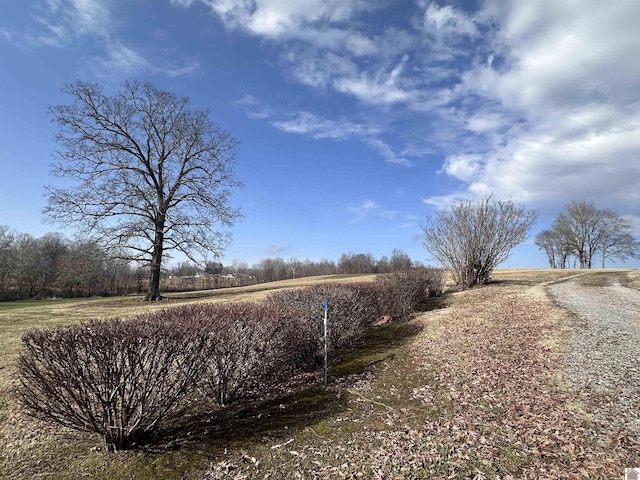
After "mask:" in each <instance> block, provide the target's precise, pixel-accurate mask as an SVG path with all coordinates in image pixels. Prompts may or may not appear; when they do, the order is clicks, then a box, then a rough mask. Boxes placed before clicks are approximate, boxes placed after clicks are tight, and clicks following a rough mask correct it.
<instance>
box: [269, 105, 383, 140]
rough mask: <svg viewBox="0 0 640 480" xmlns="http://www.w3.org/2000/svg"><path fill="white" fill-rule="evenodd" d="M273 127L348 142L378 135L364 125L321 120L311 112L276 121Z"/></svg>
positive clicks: (343, 121)
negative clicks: (353, 138) (350, 139)
mask: <svg viewBox="0 0 640 480" xmlns="http://www.w3.org/2000/svg"><path fill="white" fill-rule="evenodd" d="M273 126H274V127H276V128H277V129H279V130H282V131H283V132H288V133H297V134H301V135H308V136H310V137H312V138H316V139H324V138H329V139H332V140H347V139H349V138H352V137H369V136H373V135H376V134H377V133H378V132H377V131H376V130H375V129H373V128H370V127H367V126H365V125H362V124H358V123H354V122H351V121H348V120H342V121H333V120H326V119H321V118H319V117H317V116H316V115H314V114H312V113H309V112H301V113H299V114H298V115H297V117H295V118H293V119H291V120H285V121H282V120H281V121H275V122H273Z"/></svg>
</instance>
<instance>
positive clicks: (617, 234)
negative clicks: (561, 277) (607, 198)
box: [536, 201, 640, 268]
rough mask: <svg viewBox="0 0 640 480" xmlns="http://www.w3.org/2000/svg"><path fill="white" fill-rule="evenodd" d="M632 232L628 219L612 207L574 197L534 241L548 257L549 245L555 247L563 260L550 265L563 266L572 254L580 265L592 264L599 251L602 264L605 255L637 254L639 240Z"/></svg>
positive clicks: (634, 256)
mask: <svg viewBox="0 0 640 480" xmlns="http://www.w3.org/2000/svg"><path fill="white" fill-rule="evenodd" d="M631 232H632V226H631V223H630V222H629V221H628V220H625V219H624V218H622V217H620V215H618V214H617V213H615V212H613V211H612V210H599V209H597V208H596V207H595V205H594V204H593V203H591V202H585V201H573V202H571V203H569V204H568V205H567V206H566V207H565V209H564V211H563V212H561V213H560V214H559V215H558V216H557V217H556V219H555V221H554V222H553V226H552V227H551V230H544V231H543V232H540V233H539V234H538V235H537V236H536V245H538V247H539V248H540V249H541V250H543V251H544V252H545V253H546V254H547V257H549V255H550V249H554V252H555V254H556V255H558V258H559V259H561V260H562V262H561V263H560V264H557V265H554V264H553V263H551V267H552V268H556V267H557V266H559V267H560V268H565V265H566V261H567V259H568V257H569V256H572V255H573V256H575V257H576V258H577V259H578V263H579V265H580V268H592V266H593V260H594V257H597V256H598V255H599V256H600V258H601V261H602V268H604V267H605V264H606V261H607V259H609V260H612V261H613V260H614V259H619V260H626V259H627V258H637V257H638V256H639V255H640V243H639V242H638V241H637V240H636V239H635V238H634V237H633V235H632V233H631Z"/></svg>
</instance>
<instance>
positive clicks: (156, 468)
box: [0, 270, 640, 479]
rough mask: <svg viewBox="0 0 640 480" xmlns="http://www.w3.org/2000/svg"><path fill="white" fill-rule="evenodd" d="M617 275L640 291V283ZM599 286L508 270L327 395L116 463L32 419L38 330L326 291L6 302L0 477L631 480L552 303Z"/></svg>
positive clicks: (201, 419) (74, 436)
mask: <svg viewBox="0 0 640 480" xmlns="http://www.w3.org/2000/svg"><path fill="white" fill-rule="evenodd" d="M613 272H614V273H613V274H615V275H616V276H619V278H620V282H621V283H623V284H624V285H628V286H631V287H635V288H638V286H639V285H640V275H639V274H638V272H637V271H613ZM598 274H599V272H597V271H593V272H579V271H575V270H573V271H571V270H567V271H551V270H500V271H497V272H495V274H494V276H493V283H492V284H490V285H487V286H483V287H480V288H477V289H473V290H471V291H466V292H452V291H450V293H448V294H446V295H445V296H443V297H442V298H441V299H440V300H439V301H438V302H437V303H436V304H434V309H433V310H430V311H427V312H423V313H420V314H418V315H416V316H415V317H414V318H413V319H412V320H410V321H408V322H404V323H398V324H391V325H386V326H383V327H380V328H377V329H375V330H374V331H372V332H371V333H370V335H368V337H367V338H366V339H365V341H363V342H362V343H360V344H358V345H354V347H353V349H352V350H351V351H349V352H348V353H347V354H345V355H344V356H343V357H342V358H341V359H340V361H339V362H335V361H334V363H333V368H332V369H331V371H330V377H331V379H330V380H331V381H330V385H329V386H328V387H326V388H324V387H321V386H312V387H310V388H307V389H305V390H303V391H300V392H297V393H296V392H294V393H291V394H289V395H288V396H286V397H283V398H281V399H279V400H278V401H276V402H271V403H269V404H266V405H259V406H258V405H255V406H250V407H246V408H244V409H243V410H239V411H229V412H225V413H224V414H223V415H219V414H217V415H209V416H208V415H207V412H197V413H198V415H197V416H196V415H195V412H194V415H193V416H192V417H190V416H189V415H186V416H185V417H183V419H182V420H183V421H185V422H187V423H186V424H185V425H186V426H185V425H182V428H181V430H180V431H181V432H182V434H181V435H177V434H175V433H171V432H168V433H167V438H166V440H165V441H162V442H160V443H158V444H157V445H154V446H152V447H149V448H147V449H145V450H140V451H132V452H121V453H115V454H107V453H106V452H105V451H104V449H103V445H102V442H101V439H100V438H97V437H95V436H93V435H89V434H82V433H77V432H73V431H69V430H60V429H57V428H54V427H50V426H48V425H45V424H42V423H40V422H36V421H34V420H32V419H31V418H29V417H28V416H26V415H25V414H24V413H23V412H22V410H21V408H20V407H19V405H18V403H17V401H16V399H15V395H14V393H15V390H16V387H17V378H16V366H15V362H16V359H17V356H18V352H19V348H20V337H21V335H22V333H23V332H24V331H25V330H26V329H28V328H31V327H53V326H56V325H63V324H69V323H72V322H79V321H83V320H86V319H89V318H96V317H100V318H101V317H115V316H127V315H131V314H135V313H138V312H142V311H147V310H150V309H158V308H166V307H169V306H171V305H177V304H181V303H186V302H209V301H255V300H260V299H262V298H264V297H265V296H266V295H267V294H268V292H269V291H274V290H275V289H281V288H292V287H296V286H300V285H306V284H311V283H318V282H322V281H327V280H328V278H327V277H318V278H313V279H298V280H293V281H286V282H278V283H273V284H268V285H253V286H251V287H244V288H241V289H229V290H216V291H209V292H195V293H194V292H190V293H186V294H172V295H171V296H170V298H169V299H168V300H166V301H163V302H159V303H157V304H148V303H143V302H141V301H140V299H139V298H114V299H96V300H85V301H65V302H43V303H25V304H23V305H19V304H8V305H0V478H8V479H22V478H56V479H62V478H103V479H109V478H119V479H120V478H132V479H133V478H136V479H170V478H187V479H197V478H230V479H231V478H237V479H241V478H271V479H275V478H283V479H285V478H380V479H382V478H385V479H386V478H479V479H480V478H503V479H504V478H621V476H622V473H621V472H623V467H624V466H633V465H639V464H640V457H639V456H638V448H637V447H638V445H637V444H635V443H634V442H633V440H632V439H625V438H608V437H607V438H604V437H598V436H597V435H594V434H593V430H592V429H591V428H590V425H591V423H592V422H594V421H596V419H594V418H593V416H592V414H591V413H590V412H591V407H590V405H589V404H587V403H584V402H583V401H582V400H581V399H580V398H578V397H576V395H574V393H573V392H572V391H571V388H570V386H568V385H567V384H566V383H565V382H564V381H563V377H562V369H561V351H562V346H563V345H564V343H565V342H566V338H567V336H568V335H570V334H571V331H570V329H569V328H568V318H569V317H568V314H567V313H566V312H564V311H562V310H561V309H559V308H558V307H557V306H556V305H555V304H554V303H553V302H552V301H551V300H550V298H549V296H548V295H547V293H546V291H545V285H546V284H548V283H550V282H553V281H558V280H561V279H563V278H569V277H571V276H575V275H584V276H585V277H584V278H585V281H586V280H587V279H588V278H591V279H593V281H594V282H597V281H598V280H597V275H598ZM371 278H372V277H362V276H360V277H355V278H348V279H346V278H338V279H339V280H340V281H350V280H352V279H353V280H358V281H362V280H366V279H371ZM590 281H591V280H590ZM265 288H266V289H265ZM267 289H268V290H267ZM232 290H233V291H232ZM629 462H631V463H629ZM634 462H635V463H634Z"/></svg>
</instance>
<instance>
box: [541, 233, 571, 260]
mask: <svg viewBox="0 0 640 480" xmlns="http://www.w3.org/2000/svg"><path fill="white" fill-rule="evenodd" d="M535 244H536V245H537V246H538V248H539V249H540V250H543V251H544V253H545V254H546V255H547V259H548V261H549V267H551V268H563V269H564V268H567V260H568V258H569V256H570V255H571V248H570V246H569V245H568V243H567V241H566V240H565V238H563V236H562V235H560V234H559V233H558V232H557V231H556V230H554V229H550V230H543V231H542V232H540V233H539V234H538V235H536V239H535Z"/></svg>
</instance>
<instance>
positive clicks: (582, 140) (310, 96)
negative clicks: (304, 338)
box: [0, 0, 640, 267]
mask: <svg viewBox="0 0 640 480" xmlns="http://www.w3.org/2000/svg"><path fill="white" fill-rule="evenodd" d="M639 21H640V2H638V1H637V0H616V1H615V2H602V1H601V0H597V1H596V0H578V1H572V2H558V1H555V0H540V1H536V2H521V1H514V2H507V1H497V0H487V1H485V2H480V1H478V2H475V1H453V2H444V1H440V2H436V1H427V0H415V1H410V0H407V1H402V0H399V1H381V0H304V1H302V0H298V1H296V0H32V1H29V2H23V1H18V0H9V1H5V2H2V4H1V5H0V166H1V171H0V225H8V226H10V227H11V228H14V229H16V230H18V231H20V232H25V233H32V234H34V235H37V236H39V235H42V234H44V233H45V232H48V231H56V230H60V229H59V228H58V227H57V226H55V225H49V224H45V223H43V222H42V215H41V210H42V207H43V205H44V196H43V191H44V190H43V185H45V184H49V183H55V182H56V181H57V180H56V179H52V178H50V176H49V164H50V162H51V161H52V153H53V152H54V151H55V149H56V144H55V142H54V140H53V137H54V135H55V133H56V129H55V126H54V125H53V124H52V123H51V121H50V117H49V116H48V114H47V107H48V106H50V105H56V104H63V103H69V101H70V99H69V98H66V97H65V96H64V95H63V94H62V93H61V92H60V89H61V87H62V86H63V85H64V84H65V83H69V82H73V81H75V80H87V81H92V82H99V83H101V84H103V85H104V86H105V89H106V90H107V91H108V92H109V91H115V90H116V89H117V88H118V87H119V85H120V84H121V83H122V81H124V80H126V79H130V80H141V81H150V82H152V83H153V84H154V85H155V86H157V87H159V88H162V89H166V90H169V91H172V92H174V93H176V94H178V95H180V96H189V97H190V99H191V102H192V106H193V107H197V108H209V109H210V110H211V112H212V113H211V117H212V119H213V121H214V122H215V123H216V124H217V125H218V126H219V127H220V128H222V129H224V130H227V131H229V132H230V133H231V134H233V135H234V136H235V137H236V138H238V139H239V140H240V141H241V142H242V143H241V145H240V146H239V148H238V150H237V167H236V172H237V175H238V178H239V179H240V180H241V181H242V182H243V183H244V184H245V188H244V189H242V190H240V191H238V192H237V194H236V195H235V196H234V198H233V203H234V204H235V205H237V206H239V207H240V208H241V209H242V213H243V215H244V219H243V220H242V221H240V222H239V223H238V224H237V225H236V226H235V227H234V228H233V243H232V245H231V246H230V247H229V248H228V249H227V251H226V252H225V253H224V255H223V257H222V260H223V262H224V263H227V264H230V263H231V262H232V261H233V259H239V260H243V261H246V262H248V263H249V264H251V263H254V262H257V261H259V260H260V259H261V258H263V257H269V256H280V257H283V258H290V257H297V258H312V259H320V258H328V259H337V258H338V257H339V255H340V254H341V253H345V252H356V253H357V252H365V253H372V254H373V255H375V256H376V257H380V256H382V255H389V254H390V253H391V251H392V249H394V248H400V249H402V250H404V251H405V252H406V253H408V254H409V255H410V256H411V257H412V258H413V259H416V260H421V261H423V262H426V263H429V257H428V254H427V253H426V251H425V250H424V249H423V247H422V243H421V238H420V232H421V230H420V227H419V225H420V223H421V222H423V221H424V219H425V217H426V216H427V215H430V214H434V213H436V212H437V211H438V209H439V208H443V207H445V206H446V205H449V204H450V203H451V202H454V201H457V200H459V199H462V198H475V197H478V196H483V195H485V194H487V193H489V192H492V193H493V194H494V197H495V198H502V199H511V200H513V201H515V202H518V203H524V204H526V205H527V206H528V207H530V208H535V209H538V210H539V212H540V219H539V222H538V224H537V225H536V226H535V227H534V228H533V230H532V237H533V236H535V234H536V233H538V232H539V231H540V230H542V229H544V228H547V227H548V225H549V224H550V223H551V221H552V219H553V217H554V216H555V215H556V214H557V213H558V212H559V211H560V210H561V209H562V208H563V206H564V205H565V204H566V203H568V202H569V201H571V200H587V201H593V202H595V204H596V206H598V207H600V208H613V209H614V210H616V211H617V212H618V213H620V214H621V215H624V216H625V217H627V218H629V220H631V221H632V222H633V223H634V225H635V226H636V233H640V202H639V200H640V159H639V158H638V154H639V153H640V62H639V61H638V59H639V58H640V29H638V22H639ZM64 233H66V234H67V235H68V236H72V235H73V232H69V231H67V232H64ZM628 265H630V266H638V265H639V264H638V263H637V262H636V263H628ZM503 266H506V267H544V266H546V265H545V258H544V255H543V254H542V253H540V252H538V250H537V249H536V248H535V246H534V245H533V244H532V240H531V241H529V242H527V243H526V244H524V245H522V246H520V247H518V248H517V249H516V250H515V251H514V253H513V255H512V257H511V258H510V259H509V261H508V262H507V263H506V264H504V265H503Z"/></svg>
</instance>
